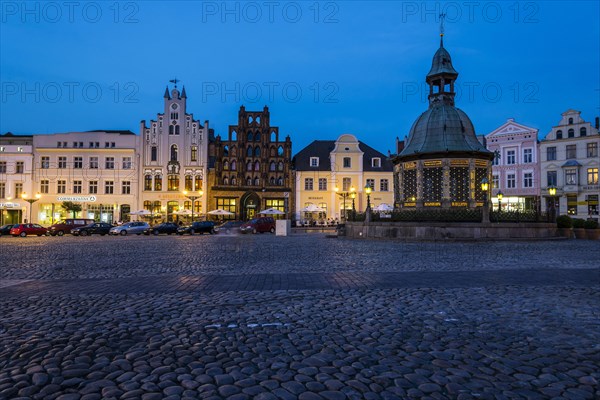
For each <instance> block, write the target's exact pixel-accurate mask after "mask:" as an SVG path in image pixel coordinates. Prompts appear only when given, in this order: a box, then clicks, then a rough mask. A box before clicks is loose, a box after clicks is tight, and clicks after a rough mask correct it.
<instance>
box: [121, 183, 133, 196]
mask: <svg viewBox="0 0 600 400" xmlns="http://www.w3.org/2000/svg"><path fill="white" fill-rule="evenodd" d="M121 194H131V182H130V181H123V182H122V183H121Z"/></svg>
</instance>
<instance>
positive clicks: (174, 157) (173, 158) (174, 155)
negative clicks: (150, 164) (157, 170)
mask: <svg viewBox="0 0 600 400" xmlns="http://www.w3.org/2000/svg"><path fill="white" fill-rule="evenodd" d="M177 153H178V151H177V145H176V144H173V145H171V161H177V156H178V154H177Z"/></svg>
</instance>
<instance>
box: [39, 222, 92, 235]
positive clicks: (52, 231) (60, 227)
mask: <svg viewBox="0 0 600 400" xmlns="http://www.w3.org/2000/svg"><path fill="white" fill-rule="evenodd" d="M93 223H94V220H93V219H86V218H67V219H63V220H62V221H60V222H58V223H56V224H54V225H51V226H50V227H49V228H48V234H49V235H52V236H56V235H58V236H62V235H64V234H65V233H71V231H72V230H73V229H75V228H80V227H82V226H86V225H89V224H93Z"/></svg>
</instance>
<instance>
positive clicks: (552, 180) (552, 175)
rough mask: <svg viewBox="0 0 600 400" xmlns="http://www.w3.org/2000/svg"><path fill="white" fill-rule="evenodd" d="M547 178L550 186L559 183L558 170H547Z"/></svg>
mask: <svg viewBox="0 0 600 400" xmlns="http://www.w3.org/2000/svg"><path fill="white" fill-rule="evenodd" d="M546 180H547V181H548V186H556V185H558V174H557V173H556V171H547V172H546Z"/></svg>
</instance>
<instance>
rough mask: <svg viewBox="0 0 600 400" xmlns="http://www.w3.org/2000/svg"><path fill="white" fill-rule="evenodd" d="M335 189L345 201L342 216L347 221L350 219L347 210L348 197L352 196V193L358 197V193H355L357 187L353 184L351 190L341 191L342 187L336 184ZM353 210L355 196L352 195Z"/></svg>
mask: <svg viewBox="0 0 600 400" xmlns="http://www.w3.org/2000/svg"><path fill="white" fill-rule="evenodd" d="M333 190H334V191H335V193H337V195H338V196H340V197H341V198H342V201H343V204H344V205H343V206H342V207H344V212H343V214H342V217H343V219H344V222H346V220H347V219H348V215H347V210H346V199H347V198H348V197H349V196H351V195H352V194H354V196H355V197H356V194H355V192H356V189H354V186H352V187H351V188H350V191H349V192H340V188H339V187H337V186H336V187H335V188H334V189H333ZM352 211H353V212H354V197H352ZM353 219H354V218H353Z"/></svg>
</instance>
